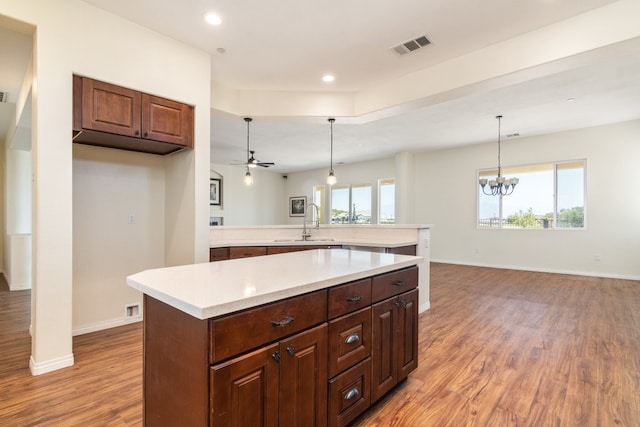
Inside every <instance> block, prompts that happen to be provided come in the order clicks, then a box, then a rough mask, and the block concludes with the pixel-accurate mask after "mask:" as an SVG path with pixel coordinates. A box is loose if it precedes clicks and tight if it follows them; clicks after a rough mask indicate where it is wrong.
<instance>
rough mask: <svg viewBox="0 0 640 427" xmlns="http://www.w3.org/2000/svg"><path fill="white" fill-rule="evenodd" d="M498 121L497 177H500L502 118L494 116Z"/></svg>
mask: <svg viewBox="0 0 640 427" xmlns="http://www.w3.org/2000/svg"><path fill="white" fill-rule="evenodd" d="M496 119H498V177H500V176H502V167H501V166H500V164H501V163H500V123H501V119H502V116H496Z"/></svg>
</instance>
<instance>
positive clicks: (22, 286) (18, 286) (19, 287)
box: [9, 283, 31, 291]
mask: <svg viewBox="0 0 640 427" xmlns="http://www.w3.org/2000/svg"><path fill="white" fill-rule="evenodd" d="M27 289H31V284H30V283H10V284H9V290H10V291H25V290H27Z"/></svg>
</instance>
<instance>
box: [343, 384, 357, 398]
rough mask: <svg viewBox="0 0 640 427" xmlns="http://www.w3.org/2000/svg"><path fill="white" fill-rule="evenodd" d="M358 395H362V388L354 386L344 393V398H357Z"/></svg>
mask: <svg viewBox="0 0 640 427" xmlns="http://www.w3.org/2000/svg"><path fill="white" fill-rule="evenodd" d="M358 396H360V390H358V387H354V388H352V389H351V390H349V391H348V392H347V394H345V395H344V400H351V399H355V398H356V397H358Z"/></svg>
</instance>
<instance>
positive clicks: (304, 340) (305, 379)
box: [253, 323, 327, 427]
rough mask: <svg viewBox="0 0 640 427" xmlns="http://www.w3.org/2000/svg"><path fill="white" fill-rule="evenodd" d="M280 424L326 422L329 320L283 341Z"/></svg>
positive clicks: (299, 425)
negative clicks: (327, 322)
mask: <svg viewBox="0 0 640 427" xmlns="http://www.w3.org/2000/svg"><path fill="white" fill-rule="evenodd" d="M253 425H257V424H253ZM280 425H281V426H287V427H296V426H297V427H312V426H317V427H321V426H322V427H324V426H326V425H327V324H326V323H325V324H322V325H320V326H317V327H315V328H313V329H310V330H308V331H305V332H301V333H299V334H297V335H294V336H293V337H291V338H288V339H285V340H283V341H281V342H280Z"/></svg>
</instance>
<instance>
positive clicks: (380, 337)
mask: <svg viewBox="0 0 640 427" xmlns="http://www.w3.org/2000/svg"><path fill="white" fill-rule="evenodd" d="M396 302H397V298H396V297H394V298H389V299H386V300H384V301H381V302H379V303H377V304H374V305H373V313H372V316H373V325H372V348H371V363H372V364H373V367H372V378H371V386H372V389H371V403H373V402H375V401H376V400H378V399H379V398H380V397H382V396H383V395H384V394H385V393H387V392H388V391H389V390H391V389H392V388H393V386H394V385H396V384H397V382H398V368H397V367H398V364H397V361H396V358H397V353H398V352H397V339H398V334H397V327H398V326H397V325H398V319H397V316H398V310H397V307H396V304H395V303H396Z"/></svg>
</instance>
